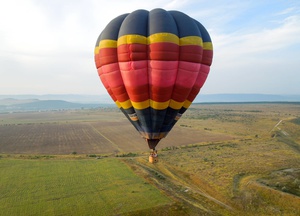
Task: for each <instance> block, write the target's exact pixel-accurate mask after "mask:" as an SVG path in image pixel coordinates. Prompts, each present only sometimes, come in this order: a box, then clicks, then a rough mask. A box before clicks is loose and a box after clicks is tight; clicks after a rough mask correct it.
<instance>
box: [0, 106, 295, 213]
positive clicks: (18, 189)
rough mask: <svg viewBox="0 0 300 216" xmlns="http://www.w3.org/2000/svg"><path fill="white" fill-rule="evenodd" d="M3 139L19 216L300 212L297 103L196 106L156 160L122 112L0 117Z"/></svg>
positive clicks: (7, 182)
mask: <svg viewBox="0 0 300 216" xmlns="http://www.w3.org/2000/svg"><path fill="white" fill-rule="evenodd" d="M0 137H1V138H0V154H1V155H0V157H1V159H0V168H1V169H0V172H1V173H0V175H1V180H0V191H1V195H0V209H8V210H9V211H11V212H12V213H13V214H15V215H20V214H19V213H21V212H22V213H23V212H33V213H31V214H29V215H39V213H40V212H43V211H47V213H48V214H47V215H69V214H72V215H74V214H76V213H75V212H78V215H97V214H96V212H97V213H99V212H98V211H97V208H98V209H99V208H100V209H102V210H103V214H102V215H117V214H121V215H147V214H148V215H153V214H154V213H155V214H156V215H166V214H168V215H300V207H299V206H300V197H299V196H300V104H299V103H264V104H262V103H256V104H255V103H252V104H251V103H241V104H199V105H198V104H196V105H193V106H192V107H191V108H190V109H189V110H188V111H187V112H186V113H185V114H184V116H183V117H182V118H181V119H180V121H179V122H178V123H177V125H176V126H175V127H174V130H172V132H171V133H170V134H169V135H168V137H167V138H165V139H164V140H162V141H161V143H160V144H159V147H158V150H159V162H158V163H157V164H149V163H148V162H147V156H148V149H147V146H146V143H144V141H143V139H142V138H141V137H140V136H139V134H138V133H137V132H136V131H135V129H134V128H133V127H132V126H131V125H130V124H129V123H128V122H127V120H126V119H125V117H123V116H122V114H121V113H120V112H119V111H118V110H115V109H109V108H105V109H104V108H103V109H97V110H77V111H57V112H33V113H11V114H0ZM95 158H99V159H98V160H96V159H95ZM116 173H117V174H116ZM118 174H120V175H118ZM2 176H5V178H2ZM23 177H24V178H23ZM26 177H27V178H26ZM20 179H22V181H20ZM68 179H71V180H72V181H71V182H70V184H69V182H68ZM112 183H113V184H112ZM35 185H36V186H35ZM37 188H39V189H40V190H37ZM103 188H108V189H107V190H104V189H103ZM3 191H4V192H5V193H3ZM37 191H39V192H37ZM119 191H121V194H122V195H121V197H119V196H120V193H118V192H119ZM140 196H141V197H143V198H141V197H140ZM126 197H128V199H127V198H126ZM35 198H37V199H38V200H39V201H38V202H37V201H34V200H35ZM112 200H113V201H112ZM132 200H139V205H138V207H136V206H135V205H134V203H135V202H134V201H132ZM158 200H159V201H158ZM156 201H157V202H156ZM17 203H18V204H17ZM95 209H96V210H95ZM105 209H107V210H105ZM105 211H106V212H105ZM34 212H35V213H34ZM0 215H1V213H0ZM2 215H5V214H2ZM100 215H101V214H100Z"/></svg>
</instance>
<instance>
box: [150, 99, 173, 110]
mask: <svg viewBox="0 0 300 216" xmlns="http://www.w3.org/2000/svg"><path fill="white" fill-rule="evenodd" d="M169 103H170V100H168V101H165V102H156V101H153V100H150V106H151V107H152V108H153V109H157V110H163V109H167V108H168V106H169Z"/></svg>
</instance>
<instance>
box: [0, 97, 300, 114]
mask: <svg viewBox="0 0 300 216" xmlns="http://www.w3.org/2000/svg"><path fill="white" fill-rule="evenodd" d="M240 102H241V103H244V102H300V95H271V94H199V95H198V96H197V97H196V98H195V100H194V103H240ZM113 105H114V102H113V101H112V99H111V98H110V96H109V95H108V94H105V95H66V94H65V95H60V94H57V95H0V112H2V113H3V112H18V111H43V110H61V109H86V108H97V107H100V106H101V107H103V106H113Z"/></svg>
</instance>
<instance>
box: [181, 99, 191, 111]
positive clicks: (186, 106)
mask: <svg viewBox="0 0 300 216" xmlns="http://www.w3.org/2000/svg"><path fill="white" fill-rule="evenodd" d="M191 104H192V102H191V101H189V100H185V101H184V104H183V107H184V108H186V109H187V108H189V107H190V105H191Z"/></svg>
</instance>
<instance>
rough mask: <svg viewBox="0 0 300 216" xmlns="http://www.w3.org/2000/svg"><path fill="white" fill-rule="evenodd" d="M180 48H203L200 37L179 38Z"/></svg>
mask: <svg viewBox="0 0 300 216" xmlns="http://www.w3.org/2000/svg"><path fill="white" fill-rule="evenodd" d="M179 44H180V46H185V45H198V46H203V41H202V38H201V37H198V36H187V37H183V38H180V43H179Z"/></svg>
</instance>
